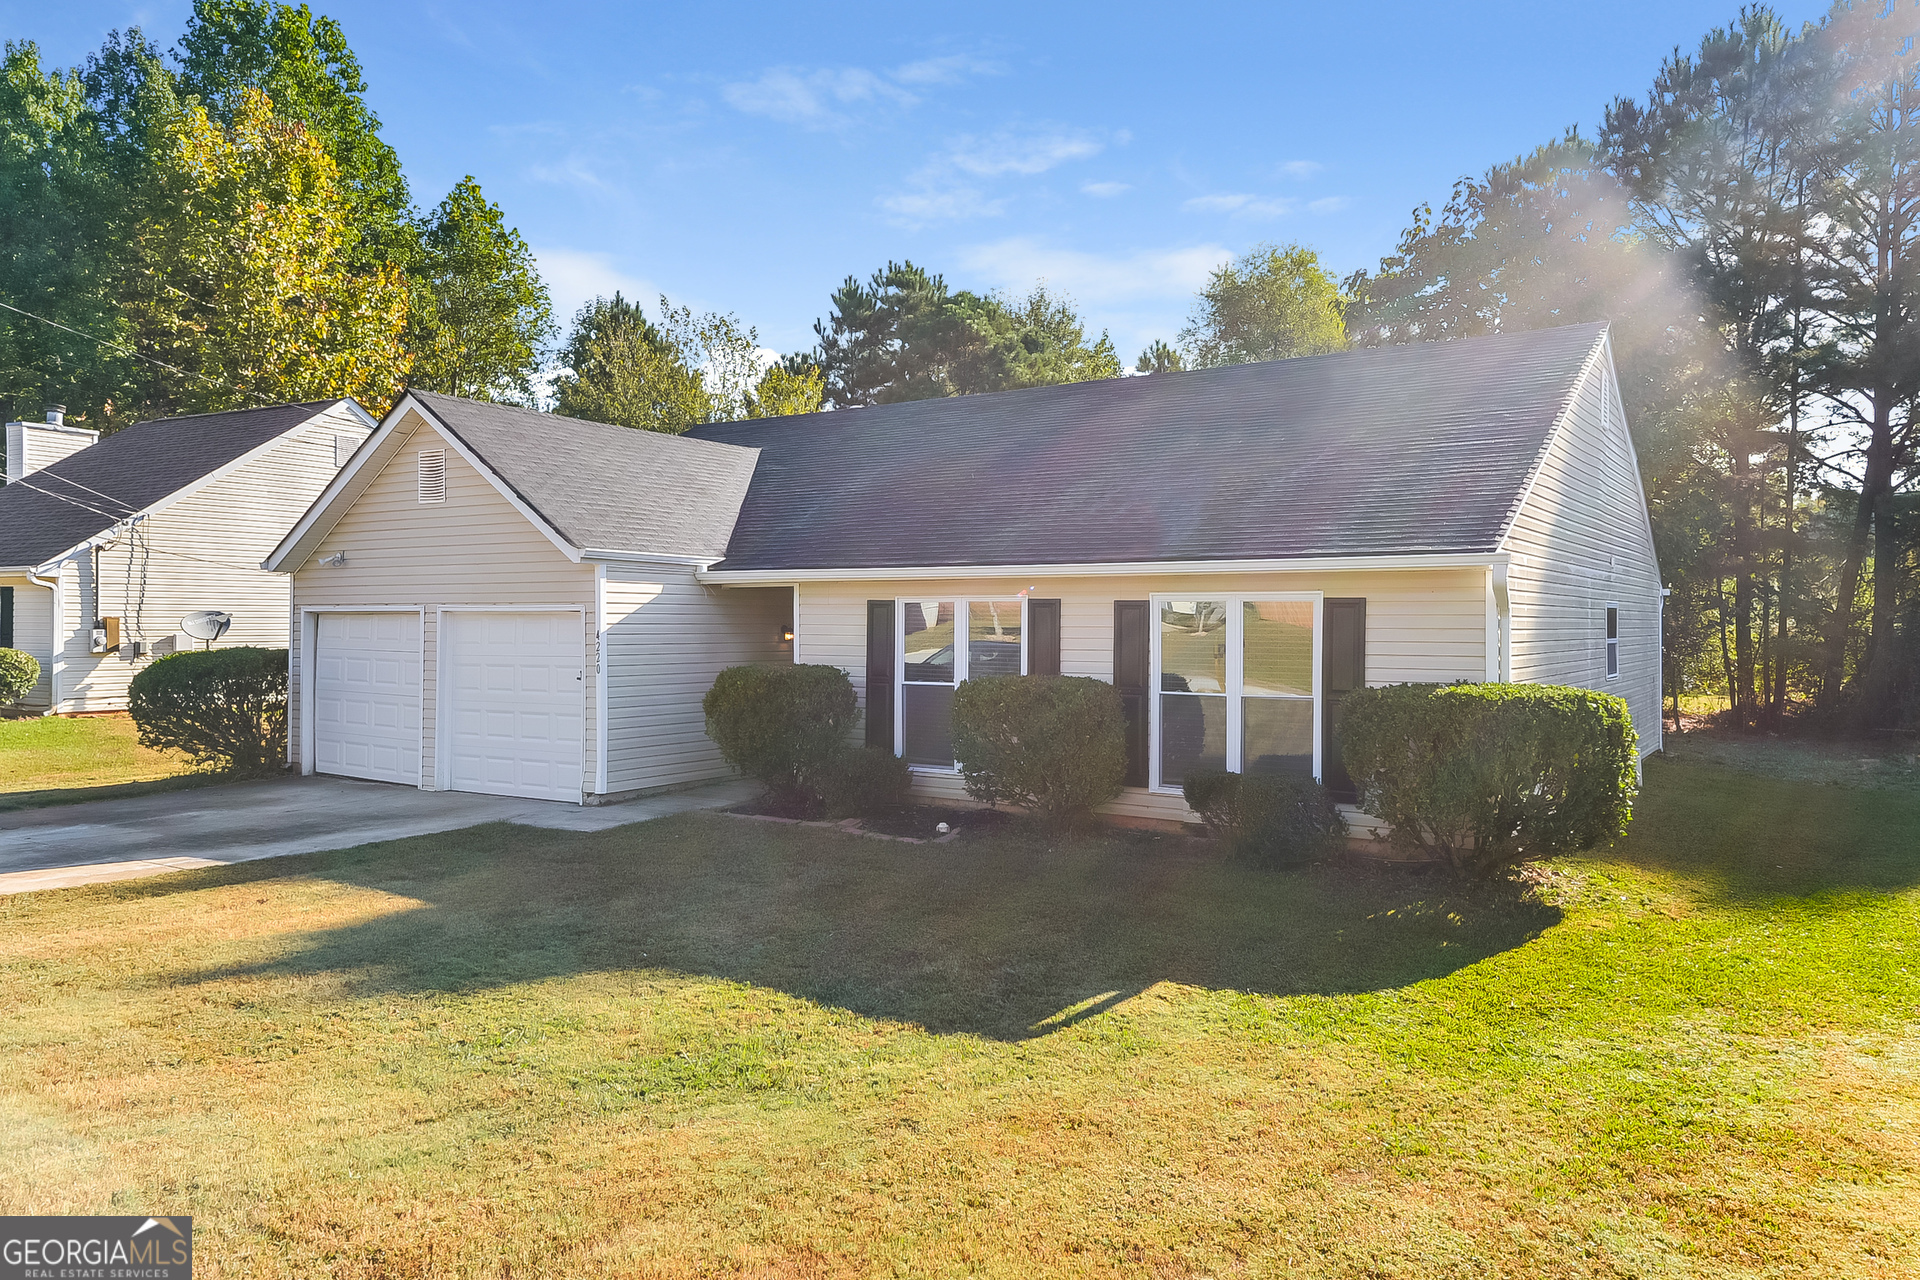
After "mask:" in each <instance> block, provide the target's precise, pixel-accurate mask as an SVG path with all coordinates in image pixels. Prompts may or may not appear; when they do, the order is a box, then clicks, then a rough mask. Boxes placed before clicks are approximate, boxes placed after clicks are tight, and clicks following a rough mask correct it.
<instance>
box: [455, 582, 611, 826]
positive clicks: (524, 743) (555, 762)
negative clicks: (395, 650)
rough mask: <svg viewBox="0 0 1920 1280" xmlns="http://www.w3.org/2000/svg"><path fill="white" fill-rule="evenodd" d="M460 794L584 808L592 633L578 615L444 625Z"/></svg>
mask: <svg viewBox="0 0 1920 1280" xmlns="http://www.w3.org/2000/svg"><path fill="white" fill-rule="evenodd" d="M444 617H445V619H446V621H445V624H444V625H445V629H446V635H445V639H444V645H445V647H444V649H443V652H444V653H445V654H446V661H447V677H448V678H447V682H446V684H445V685H444V686H442V687H443V688H446V689H447V690H448V693H449V697H448V701H449V703H450V705H449V706H448V708H447V714H448V721H447V723H448V726H449V728H448V734H447V742H448V748H449V749H448V753H447V755H448V760H447V777H448V782H449V783H450V784H451V786H452V787H453V789H454V790H455V791H483V792H486V793H487V794H488V795H496V796H526V797H528V798H530V799H535V800H571V801H574V802H575V803H578V802H579V800H580V781H581V760H582V755H583V751H584V743H583V739H584V737H585V734H586V716H585V698H586V687H587V686H586V674H587V673H586V661H585V654H586V640H585V635H586V625H585V620H584V618H583V616H582V615H581V614H579V613H572V612H556V613H469V612H466V611H464V610H462V611H459V612H454V613H448V614H446V615H444Z"/></svg>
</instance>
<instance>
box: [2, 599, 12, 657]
mask: <svg viewBox="0 0 1920 1280" xmlns="http://www.w3.org/2000/svg"><path fill="white" fill-rule="evenodd" d="M11 648H13V588H12V587H0V649H11Z"/></svg>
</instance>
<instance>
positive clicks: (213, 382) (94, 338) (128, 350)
mask: <svg viewBox="0 0 1920 1280" xmlns="http://www.w3.org/2000/svg"><path fill="white" fill-rule="evenodd" d="M0 307H5V308H6V309H7V310H9V311H11V312H13V313H14V314H15V315H20V316H25V317H26V318H27V319H29V320H38V321H39V322H40V323H41V324H50V325H52V326H53V327H54V328H56V329H64V330H66V331H67V332H68V333H71V334H73V335H74V336H75V337H79V338H85V339H86V340H87V341H89V342H97V343H99V344H100V345H101V346H103V347H111V348H112V349H113V350H115V351H118V352H121V353H123V354H125V355H130V356H132V357H133V358H134V359H135V360H145V361H146V362H147V363H148V364H155V365H159V366H160V367H161V368H162V369H165V370H167V371H168V372H169V373H177V374H179V375H180V376H181V377H183V378H198V379H199V380H200V381H202V382H204V383H206V384H207V385H208V386H212V387H218V388H220V389H221V390H222V391H234V392H238V393H239V394H240V395H243V396H246V397H248V398H249V399H251V400H252V401H253V402H254V403H255V404H261V405H264V404H270V403H272V402H271V401H269V400H267V399H265V398H264V397H262V396H261V395H260V394H259V393H258V392H255V391H240V389H239V388H238V387H233V386H229V385H228V384H226V383H224V382H222V381H220V380H219V379H218V378H210V377H208V376H207V375H206V374H204V373H194V372H192V371H191V370H188V369H182V368H180V367H179V366H178V365H171V364H168V363H167V362H166V361H165V360H161V359H157V358H156V357H154V356H148V355H142V354H140V353H139V352H138V351H135V350H134V349H133V348H132V347H126V346H122V345H120V344H119V343H117V342H113V341H110V340H108V339H106V338H102V337H100V336H98V335H97V334H91V333H87V332H86V331H85V330H82V329H76V328H74V327H73V326H72V325H69V324H61V323H60V322H59V321H58V320H49V319H47V318H46V317H45V316H37V315H35V314H33V312H31V311H23V310H21V309H20V308H19V307H16V306H14V305H13V304H12V303H11V302H0Z"/></svg>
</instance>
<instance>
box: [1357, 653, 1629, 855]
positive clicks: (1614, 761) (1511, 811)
mask: <svg viewBox="0 0 1920 1280" xmlns="http://www.w3.org/2000/svg"><path fill="white" fill-rule="evenodd" d="M1340 732H1341V737H1342V739H1343V741H1344V743H1345V754H1344V759H1345V761H1346V765H1347V772H1348V773H1349V774H1350V775H1352V777H1353V781H1354V785H1355V786H1356V787H1358V788H1359V789H1360V794H1361V801H1360V807H1361V808H1362V809H1364V810H1366V811H1367V812H1368V813H1371V814H1374V815H1376V816H1378V817H1380V818H1383V819H1385V820H1386V821H1387V822H1388V823H1389V824H1391V827H1392V830H1391V832H1390V833H1389V835H1388V839H1389V840H1390V841H1391V842H1392V843H1393V844H1394V846H1395V847H1396V848H1397V849H1399V850H1400V851H1401V852H1403V853H1406V854H1409V855H1412V856H1415V857H1425V858H1428V859H1431V860H1433V861H1436V862H1441V863H1445V864H1447V865H1449V866H1451V867H1453V868H1454V870H1456V871H1458V872H1460V873H1461V874H1463V875H1470V876H1475V877H1488V876H1492V875H1495V874H1497V873H1498V872H1500V871H1502V870H1504V869H1506V868H1509V867H1513V866H1517V865H1519V864H1520V863H1523V862H1529V861H1533V860H1536V859H1539V858H1550V857H1553V856H1555V855H1556V854H1562V853H1577V852H1580V851H1583V850H1587V849H1592V848H1596V847H1598V846H1599V845H1602V844H1605V843H1607V842H1609V841H1611V840H1613V839H1614V838H1616V837H1617V836H1619V835H1620V834H1621V832H1623V831H1625V830H1626V827H1627V823H1628V822H1629V821H1630V820H1631V819H1632V817H1633V800H1634V796H1635V794H1636V793H1637V792H1638V790H1639V756H1638V754H1637V750H1636V748H1637V746H1638V739H1637V737H1636V736H1635V734H1634V730H1633V718H1632V716H1631V715H1630V714H1629V713H1628V711H1627V704H1626V702H1625V701H1623V700H1622V699H1620V698H1616V697H1614V696H1613V695H1612V694H1606V693H1596V692H1594V691H1593V690H1591V689H1576V688H1571V687H1568V686H1563V685H1542V684H1455V685H1432V684H1407V685H1393V686H1389V687H1387V688H1381V689H1359V690H1355V691H1354V692H1352V693H1350V694H1348V695H1347V697H1346V702H1345V708H1344V713H1343V718H1342V720H1341V725H1340Z"/></svg>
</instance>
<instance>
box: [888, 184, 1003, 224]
mask: <svg viewBox="0 0 1920 1280" xmlns="http://www.w3.org/2000/svg"><path fill="white" fill-rule="evenodd" d="M914 182H915V184H916V189H915V190H911V191H901V192H896V193H894V194H893V195H890V196H882V197H881V198H880V207H881V208H882V209H885V210H886V211H887V212H888V213H890V214H892V215H893V216H894V218H895V220H896V221H899V222H904V223H908V224H910V225H912V226H920V225H921V224H923V223H928V222H957V221H960V220H961V219H964V218H993V217H998V216H999V215H1000V214H1001V213H1002V212H1003V211H1004V210H1005V209H1006V207H1007V202H1006V199H1005V198H1004V197H1002V198H1000V199H997V200H990V199H988V198H987V197H986V196H985V195H983V194H981V192H980V191H979V189H978V188H975V187H967V186H951V185H945V184H942V183H940V182H938V181H937V180H935V179H934V178H933V177H932V176H930V175H926V174H920V175H916V176H915V179H914Z"/></svg>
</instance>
